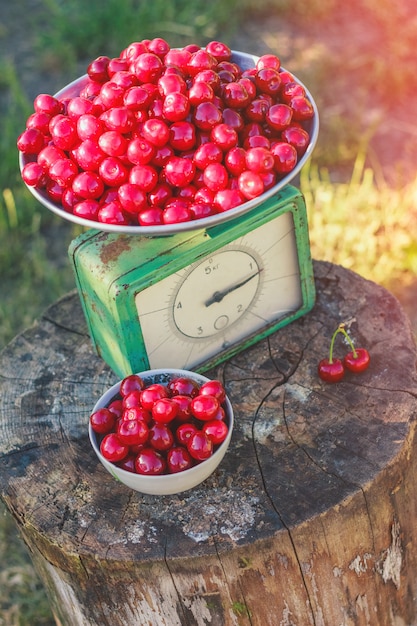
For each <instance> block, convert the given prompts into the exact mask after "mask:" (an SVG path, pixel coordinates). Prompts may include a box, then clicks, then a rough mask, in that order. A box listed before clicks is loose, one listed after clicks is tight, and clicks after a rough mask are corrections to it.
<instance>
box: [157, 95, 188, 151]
mask: <svg viewBox="0 0 417 626" xmlns="http://www.w3.org/2000/svg"><path fill="white" fill-rule="evenodd" d="M190 108H191V105H190V100H189V98H188V96H186V95H185V94H184V93H181V92H179V91H176V92H175V93H169V94H168V95H167V96H165V99H164V102H163V106H162V112H163V115H164V118H165V119H167V120H168V121H169V122H180V121H182V120H185V119H186V118H187V116H188V114H189V112H190ZM167 135H168V136H167V139H168V137H169V130H168V133H167ZM165 143H166V142H165Z"/></svg>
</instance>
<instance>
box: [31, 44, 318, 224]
mask: <svg viewBox="0 0 417 626" xmlns="http://www.w3.org/2000/svg"><path fill="white" fill-rule="evenodd" d="M258 58H259V57H257V56H254V55H253V54H248V53H246V52H238V51H235V50H233V51H232V61H234V62H235V63H238V64H239V66H240V67H241V68H242V69H250V68H252V67H254V66H255V64H256V61H257V60H258ZM282 69H283V70H285V68H282ZM291 74H292V75H293V76H294V74H293V73H292V72H291ZM294 79H295V80H296V81H297V82H298V83H299V84H300V85H302V86H303V87H304V89H305V92H306V95H307V97H308V99H309V100H310V102H311V104H312V106H313V109H314V116H313V118H312V119H311V120H308V123H306V129H307V131H308V132H309V135H310V143H309V145H308V147H307V150H306V151H305V152H304V154H303V155H302V157H301V158H300V159H299V161H298V162H297V164H296V166H295V168H294V169H293V170H292V171H291V172H289V173H288V174H287V175H286V176H284V177H283V178H281V180H279V182H278V183H277V184H276V185H274V186H273V187H271V188H270V189H268V190H267V191H266V192H265V193H263V194H262V195H260V196H258V197H257V198H253V200H249V201H248V202H244V203H243V204H240V205H239V206H237V207H235V208H234V209H230V210H229V211H224V212H223V213H218V214H216V215H211V216H209V217H205V218H202V219H198V220H190V221H188V222H182V223H179V224H167V225H160V226H123V225H118V224H104V223H101V222H97V221H93V220H87V219H85V218H82V217H78V216H77V215H73V214H72V213H69V212H68V211H66V210H65V209H64V208H63V207H62V206H61V205H60V204H57V203H56V202H53V201H52V200H51V199H50V198H49V196H48V195H47V194H46V192H44V191H40V190H38V189H35V188H34V187H29V186H28V189H29V191H30V192H31V193H32V194H33V195H34V196H35V198H36V199H37V200H38V201H39V202H40V203H41V204H43V206H45V207H46V208H47V209H49V210H50V211H52V212H53V213H56V214H57V215H59V216H60V217H63V218H64V219H66V220H69V221H70V222H74V223H76V224H79V225H81V226H85V227H88V228H95V229H96V230H100V231H106V232H113V233H128V234H132V235H135V234H136V235H145V236H164V235H172V234H174V233H178V232H186V231H190V230H199V229H206V228H209V227H211V226H215V225H217V224H220V223H222V222H226V221H228V220H230V219H233V218H235V217H238V216H240V215H243V214H244V213H246V212H247V211H250V210H251V209H254V208H255V207H257V206H259V205H260V204H261V203H262V202H265V200H267V199H268V198H270V197H271V196H273V195H275V194H276V193H278V191H280V190H281V189H283V188H284V187H285V186H286V185H288V184H289V183H290V182H291V181H292V180H293V179H294V178H295V177H296V176H297V175H298V174H299V172H300V170H301V169H302V167H303V166H304V165H305V163H306V162H307V161H308V159H309V158H310V157H311V154H312V152H313V150H314V147H315V145H316V143H317V138H318V132H319V114H318V110H317V105H316V103H315V102H314V99H313V97H312V95H311V93H310V92H309V90H308V89H307V87H306V86H305V85H304V84H303V83H302V82H301V81H300V80H298V78H297V77H296V76H294ZM87 81H88V76H87V75H84V76H81V77H80V78H77V79H76V80H74V81H73V82H72V83H69V84H68V85H66V86H65V87H63V89H61V90H60V91H58V93H56V94H55V95H56V97H57V98H73V97H75V96H77V95H78V94H79V93H80V91H81V89H82V88H83V87H84V85H85V84H86V83H87ZM28 160H29V159H27V158H26V157H25V156H24V155H23V154H22V153H19V165H20V169H21V170H22V168H23V166H24V165H25V164H26V163H27V161H28Z"/></svg>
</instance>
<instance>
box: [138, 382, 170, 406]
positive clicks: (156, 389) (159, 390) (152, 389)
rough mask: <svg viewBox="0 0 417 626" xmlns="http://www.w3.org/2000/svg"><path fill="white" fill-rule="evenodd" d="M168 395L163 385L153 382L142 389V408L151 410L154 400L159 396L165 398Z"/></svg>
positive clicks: (158, 398)
mask: <svg viewBox="0 0 417 626" xmlns="http://www.w3.org/2000/svg"><path fill="white" fill-rule="evenodd" d="M168 395H169V394H168V390H167V388H166V387H164V385H160V384H159V383H153V384H151V385H148V386H147V387H145V388H144V389H143V391H142V393H141V396H140V401H141V404H142V406H143V408H144V409H149V410H152V406H153V404H154V402H156V401H157V400H160V399H161V398H167V397H168Z"/></svg>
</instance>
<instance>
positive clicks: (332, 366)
mask: <svg viewBox="0 0 417 626" xmlns="http://www.w3.org/2000/svg"><path fill="white" fill-rule="evenodd" d="M318 374H319V376H320V378H321V379H322V380H325V381H326V382H328V383H337V382H339V381H340V380H342V378H343V376H344V375H345V368H344V366H343V363H342V361H341V360H340V359H332V360H331V361H330V360H329V359H322V360H321V361H320V363H319V365H318Z"/></svg>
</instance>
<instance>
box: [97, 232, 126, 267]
mask: <svg viewBox="0 0 417 626" xmlns="http://www.w3.org/2000/svg"><path fill="white" fill-rule="evenodd" d="M129 250H130V239H129V238H128V237H127V236H123V235H120V236H119V237H117V239H113V240H112V241H109V242H107V243H105V244H103V245H102V248H101V250H100V260H101V262H102V263H103V265H107V264H108V263H113V262H114V261H117V259H118V258H119V256H120V255H121V254H122V252H128V251H129Z"/></svg>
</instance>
